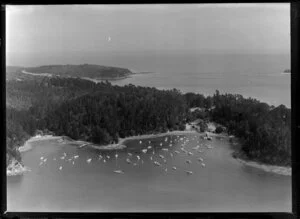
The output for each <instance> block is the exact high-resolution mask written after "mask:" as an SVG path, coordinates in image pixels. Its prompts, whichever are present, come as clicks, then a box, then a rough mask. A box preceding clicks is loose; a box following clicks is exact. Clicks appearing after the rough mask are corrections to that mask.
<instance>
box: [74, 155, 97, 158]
mask: <svg viewBox="0 0 300 219" xmlns="http://www.w3.org/2000/svg"><path fill="white" fill-rule="evenodd" d="M100 156H101V155H100ZM78 157H79V156H78V155H75V156H74V159H77V158H78Z"/></svg>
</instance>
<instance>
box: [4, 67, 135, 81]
mask: <svg viewBox="0 0 300 219" xmlns="http://www.w3.org/2000/svg"><path fill="white" fill-rule="evenodd" d="M7 69H8V70H9V71H10V72H14V74H16V73H19V74H20V73H23V74H28V75H40V76H48V77H49V76H50V77H51V76H60V77H79V78H86V79H94V80H118V79H124V78H127V77H130V75H132V74H133V73H132V72H131V71H130V70H129V69H126V68H119V67H111V66H103V65H93V64H82V65H44V66H38V67H26V68H25V67H23V68H21V67H13V66H9V67H8V68H7ZM15 72H16V73H15ZM8 75H11V74H8Z"/></svg>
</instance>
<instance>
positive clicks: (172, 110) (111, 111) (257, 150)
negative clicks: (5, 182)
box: [6, 67, 291, 173]
mask: <svg viewBox="0 0 300 219" xmlns="http://www.w3.org/2000/svg"><path fill="white" fill-rule="evenodd" d="M83 68H84V67H83ZM46 69H48V70H49V69H50V68H45V69H39V70H38V71H36V72H42V70H45V71H43V72H44V73H45V72H46ZM54 69H56V67H54ZM27 70H28V71H29V69H27ZM30 71H35V70H33V69H31V70H30ZM50 72H51V71H50ZM54 72H55V71H54V70H53V71H52V72H51V73H54ZM46 73H49V71H48V72H46ZM66 74H67V73H66ZM6 87H7V96H6V100H7V103H6V120H7V136H6V138H7V166H8V167H9V171H10V173H20V172H22V171H21V170H26V168H23V167H22V166H21V165H20V164H22V157H21V155H20V150H19V148H20V147H22V146H23V145H24V143H25V142H26V141H27V140H28V139H29V138H30V137H32V136H35V135H37V133H38V135H40V133H39V132H42V133H48V134H49V133H51V135H55V136H68V137H69V138H70V139H72V140H74V141H77V142H79V143H78V145H81V146H82V145H83V146H88V145H92V146H96V147H102V149H108V150H111V149H112V148H113V149H118V148H119V149H122V148H123V147H121V146H120V145H122V142H124V140H122V139H128V138H132V137H134V136H149V135H150V136H153V135H160V134H163V133H170V132H174V131H179V132H180V131H186V128H187V126H191V127H192V126H194V129H195V130H194V132H198V133H201V135H204V137H206V138H207V139H208V138H209V137H210V136H211V134H209V135H206V134H205V133H206V132H215V134H226V135H228V136H231V135H232V136H235V137H236V139H238V142H239V145H240V147H238V148H236V152H235V153H234V155H233V156H235V157H236V158H238V159H242V160H244V161H255V162H260V163H262V164H268V165H278V166H284V167H290V166H291V110H290V109H289V108H287V107H285V106H284V105H280V106H278V107H274V106H270V105H268V104H266V103H263V102H260V101H258V100H256V99H253V98H244V97H243V96H242V95H239V94H220V92H219V91H218V90H216V92H215V94H214V95H212V96H207V97H205V96H204V95H202V94H198V93H185V94H183V93H182V92H181V91H180V90H177V89H171V90H159V89H156V88H150V87H141V86H135V85H132V84H129V85H125V86H114V85H112V84H111V83H110V82H108V81H105V82H100V83H94V82H92V81H88V80H84V79H81V78H74V77H41V78H39V77H33V78H31V79H28V80H25V79H24V80H22V81H18V80H10V81H7V83H6ZM212 123H214V124H216V128H215V130H214V131H211V127H210V126H211V124H212ZM38 130H41V131H38ZM21 150H24V147H22V148H21ZM13 165H15V166H16V168H18V169H20V171H15V170H14V169H13Z"/></svg>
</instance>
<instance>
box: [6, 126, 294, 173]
mask: <svg viewBox="0 0 300 219" xmlns="http://www.w3.org/2000/svg"><path fill="white" fill-rule="evenodd" d="M206 133H207V134H208V135H209V136H213V137H222V138H224V137H225V138H226V137H228V138H230V137H232V136H228V135H227V134H216V133H212V132H203V133H199V132H197V131H195V130H190V129H189V128H188V126H186V129H185V130H182V131H180V130H175V131H168V132H164V133H158V134H144V135H135V136H129V137H125V138H119V142H118V143H116V144H108V145H97V144H94V143H91V142H87V141H82V140H77V141H76V140H73V139H71V138H69V137H67V136H53V135H45V136H34V137H32V138H30V139H29V140H27V141H26V142H25V144H24V145H23V146H21V147H19V151H20V152H26V151H29V150H31V149H32V146H31V145H30V144H29V143H31V142H36V141H41V140H53V139H57V140H58V141H59V143H61V144H68V143H69V144H75V145H76V146H77V147H78V148H82V147H89V148H92V149H96V150H122V149H124V148H126V147H127V146H126V145H125V142H126V141H130V140H139V139H148V138H159V137H164V136H169V135H197V136H200V137H203V136H206ZM64 138H66V139H64ZM233 151H234V152H233V153H232V155H231V156H232V157H233V158H234V159H236V160H237V161H239V162H240V163H241V164H243V165H246V166H250V167H253V168H257V169H260V170H263V171H265V172H271V173H275V174H279V175H284V176H291V170H292V168H291V167H285V166H277V165H269V164H264V163H259V162H257V161H251V160H247V159H245V158H242V157H241V156H240V155H239V152H240V151H239V148H236V147H234V148H233ZM12 163H13V162H12ZM12 163H11V164H12ZM11 164H10V165H11ZM10 165H9V166H10ZM20 165H21V164H20V163H19V166H18V165H17V169H19V170H17V171H15V172H27V171H28V170H27V169H26V167H24V166H22V165H21V166H22V168H23V169H22V168H21V167H20ZM12 166H14V164H12ZM7 169H8V168H7ZM7 171H8V170H7ZM9 174H10V175H12V174H13V173H8V174H7V175H9ZM17 175H19V174H17Z"/></svg>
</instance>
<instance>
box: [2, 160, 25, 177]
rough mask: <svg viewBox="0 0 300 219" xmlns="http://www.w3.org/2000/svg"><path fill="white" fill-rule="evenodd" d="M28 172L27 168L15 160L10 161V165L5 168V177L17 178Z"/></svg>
mask: <svg viewBox="0 0 300 219" xmlns="http://www.w3.org/2000/svg"><path fill="white" fill-rule="evenodd" d="M28 171H30V169H29V168H27V167H25V166H24V165H23V164H21V163H20V162H19V161H17V160H16V159H12V161H11V162H10V164H9V165H8V166H7V168H6V175H7V176H17V175H22V174H23V173H25V172H28Z"/></svg>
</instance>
